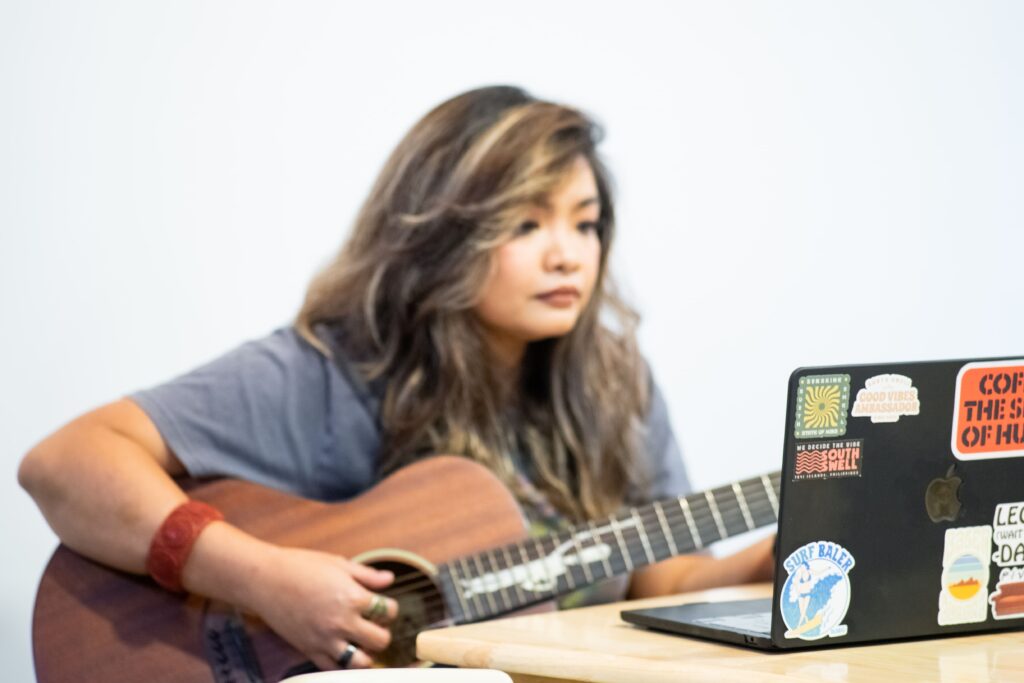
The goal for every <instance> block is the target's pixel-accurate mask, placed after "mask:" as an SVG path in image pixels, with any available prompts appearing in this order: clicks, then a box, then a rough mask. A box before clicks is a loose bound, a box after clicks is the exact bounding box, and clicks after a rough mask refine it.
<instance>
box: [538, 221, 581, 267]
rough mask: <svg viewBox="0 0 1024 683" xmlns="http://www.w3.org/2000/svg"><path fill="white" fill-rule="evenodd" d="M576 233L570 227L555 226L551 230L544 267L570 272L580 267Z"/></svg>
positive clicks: (579, 246)
mask: <svg viewBox="0 0 1024 683" xmlns="http://www.w3.org/2000/svg"><path fill="white" fill-rule="evenodd" d="M579 242H580V240H579V235H578V233H577V232H576V231H575V230H573V229H571V228H568V229H566V228H562V227H555V228H554V229H552V230H551V232H550V235H549V238H548V245H547V250H546V253H545V267H547V268H548V269H549V270H561V271H564V272H567V273H571V272H573V271H575V270H577V269H579V267H580V248H581V245H580V244H579Z"/></svg>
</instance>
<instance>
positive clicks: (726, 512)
mask: <svg viewBox="0 0 1024 683" xmlns="http://www.w3.org/2000/svg"><path fill="white" fill-rule="evenodd" d="M730 492H731V491H730ZM698 500H699V502H701V503H702V504H703V505H704V506H705V508H706V511H705V512H701V511H700V510H699V509H693V506H691V517H692V519H693V521H694V525H695V526H696V527H697V529H698V537H699V538H701V539H704V538H708V539H711V538H714V540H715V541H717V540H721V539H720V538H718V537H717V536H720V534H718V533H717V532H718V526H717V520H715V516H714V513H713V512H712V511H711V508H710V506H709V505H707V502H706V501H704V500H702V499H698ZM660 502H662V503H664V502H668V503H669V505H663V506H662V507H663V512H664V513H665V514H666V517H669V516H671V517H676V518H678V521H679V522H680V523H678V524H675V523H673V524H669V531H670V532H671V534H672V536H673V540H675V539H676V536H677V534H676V533H675V532H676V531H678V530H679V529H684V530H685V531H686V533H687V536H689V537H690V541H691V543H690V545H692V546H693V547H692V548H690V549H688V550H686V551H683V552H679V553H676V554H684V553H685V552H692V551H694V550H699V549H701V548H702V547H703V546H704V545H706V544H704V543H701V544H698V543H697V538H693V536H692V534H691V533H690V530H689V528H688V525H686V526H683V524H685V522H686V519H685V516H684V515H683V513H682V511H681V510H680V509H679V505H678V504H677V501H672V499H668V501H660ZM644 507H645V508H647V509H648V510H649V511H647V510H645V511H644V512H643V513H641V514H640V518H641V522H642V525H643V527H644V530H645V532H646V529H647V528H649V527H653V528H658V529H659V533H658V534H657V535H656V538H655V540H657V536H664V533H663V531H662V530H661V528H660V520H659V519H658V517H657V510H655V509H654V506H653V505H648V506H644ZM718 508H719V513H720V514H719V516H720V517H722V518H723V519H722V521H723V525H724V526H726V527H728V526H729V525H728V524H727V523H725V518H726V517H730V518H731V517H732V516H734V515H736V514H737V511H741V512H742V508H743V506H741V505H740V504H739V503H738V500H737V503H735V504H731V505H730V504H724V505H719V506H718ZM769 510H770V511H771V516H772V518H773V519H774V518H775V508H774V506H772V505H771V503H770V501H769V502H768V503H767V504H765V503H764V502H757V501H755V502H754V503H753V504H750V503H748V505H747V512H748V513H749V514H750V516H751V518H752V519H753V518H757V519H761V518H762V515H766V514H767V513H768V512H769ZM612 519H615V520H617V521H621V520H625V521H627V522H628V521H630V520H632V516H623V515H618V516H616V517H614V518H608V523H611V521H612ZM741 519H742V520H743V521H742V524H743V527H744V528H742V529H740V530H739V531H731V530H730V529H728V528H727V529H726V532H727V533H726V535H725V536H724V537H722V538H728V537H730V536H736V535H739V534H741V533H745V532H746V531H749V530H751V529H750V528H749V527H747V525H746V518H745V517H741ZM666 521H668V520H667V519H666ZM712 525H713V526H712ZM757 526H766V524H760V525H757V524H755V527H757ZM702 527H704V533H700V530H701V528H702ZM575 528H576V533H587V532H589V530H588V529H587V528H585V526H584V525H577V526H576V527H575ZM709 528H710V529H711V530H713V531H714V532H715V533H708V529H709ZM627 529H628V530H630V531H633V532H634V533H636V534H637V536H638V540H639V543H640V545H641V546H642V545H643V541H642V540H640V539H639V534H640V530H639V529H633V528H632V525H630V526H629V527H627ZM574 536H575V534H568V532H567V531H562V532H559V533H557V534H552V535H549V536H546V537H543V538H539V539H535V540H539V541H541V542H544V541H552V540H554V541H557V542H556V543H555V544H554V545H553V546H552V548H551V549H552V550H553V549H554V548H556V547H558V546H559V545H562V544H564V543H567V542H570V543H571V542H572V539H573V537H574ZM602 536H603V534H601V535H599V537H602ZM664 537H665V539H666V540H665V541H664V543H663V544H658V545H657V547H655V546H651V551H652V554H653V555H655V556H658V555H664V556H665V557H668V556H671V555H672V553H671V544H669V543H668V541H667V536H664ZM516 545H517V544H514V543H513V544H509V545H508V546H499V547H498V549H500V548H503V547H515V546H516ZM626 545H627V548H630V546H631V545H632V547H631V548H630V549H629V554H630V556H631V557H636V556H637V553H636V552H635V550H636V548H637V543H636V542H635V541H634V542H633V543H632V544H630V543H628V542H627V544H626ZM684 545H686V544H684ZM492 550H493V549H492ZM485 552H486V551H485ZM530 554H532V553H530ZM475 555H476V554H470V555H467V556H465V557H466V558H470V557H474V556H475ZM545 556H546V555H541V556H538V557H533V558H530V559H531V561H536V560H539V559H543V557H545ZM456 559H458V558H456ZM483 559H486V558H483ZM662 559H664V558H662ZM447 564H449V565H450V564H451V563H450V562H449V563H447ZM489 564H491V566H492V567H493V571H495V572H499V571H502V570H508V569H510V567H497V566H494V563H493V562H489ZM524 564H525V563H524ZM588 564H594V563H593V562H589V563H588ZM513 566H521V564H516V565H513ZM567 569H569V570H570V571H571V567H570V568H567ZM580 571H582V569H581V570H580ZM456 578H457V577H456ZM410 582H415V583H414V584H411V583H410ZM431 583H432V582H431V581H430V580H429V579H423V577H422V575H420V574H416V575H413V576H410V577H408V578H402V579H400V580H396V581H395V582H394V583H393V584H392V585H391V587H390V588H396V587H401V588H403V589H404V590H400V591H389V592H388V594H389V595H392V596H395V595H402V594H405V593H408V592H412V591H414V590H417V589H418V588H420V587H424V586H427V585H430V584H431ZM499 590H501V589H499ZM503 602H509V601H508V600H505V599H503Z"/></svg>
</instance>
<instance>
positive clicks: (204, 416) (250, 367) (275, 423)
mask: <svg viewBox="0 0 1024 683" xmlns="http://www.w3.org/2000/svg"><path fill="white" fill-rule="evenodd" d="M328 362H329V361H328V360H327V359H326V358H324V357H323V356H322V355H321V354H320V353H319V352H318V351H316V349H314V348H313V347H312V346H310V345H309V344H308V343H307V342H306V341H305V340H304V339H302V338H301V337H300V336H299V335H298V333H297V332H296V331H295V330H294V328H282V329H280V330H278V331H276V332H274V333H273V334H271V335H269V336H268V337H265V338H263V339H259V340H256V341H251V342H248V343H246V344H243V345H242V346H240V347H238V348H237V349H235V350H233V351H231V352H229V353H227V354H225V355H223V356H221V357H220V358H218V359H216V360H214V361H212V362H210V363H207V364H206V365H203V366H201V367H199V368H197V369H195V370H192V371H191V372H188V373H186V374H185V375H182V376H181V377H178V378H176V379H174V380H171V381H169V382H167V383H165V384H161V385H159V386H156V387H153V388H150V389H146V390H143V391H139V392H136V393H134V394H131V395H130V396H129V398H130V399H131V400H133V401H135V402H136V403H137V404H138V405H139V406H141V407H142V409H143V410H144V411H145V412H146V413H147V415H148V416H149V417H150V419H152V420H153V422H154V423H155V425H156V427H157V429H158V430H159V431H160V434H161V435H162V436H163V438H164V440H165V441H166V442H167V445H168V446H169V447H170V449H171V450H172V451H173V452H174V454H175V455H176V456H177V457H178V459H179V460H180V461H181V462H182V464H183V465H184V466H185V469H186V470H187V471H188V473H189V474H190V475H192V476H228V477H236V478H240V479H246V480H248V481H253V482H256V483H260V484H264V485H267V486H274V487H276V488H279V489H283V490H286V491H289V492H292V493H297V494H301V495H311V494H313V493H315V492H316V490H317V487H316V482H315V477H316V469H317V462H318V459H319V458H320V457H321V453H322V451H323V450H324V447H325V439H326V438H327V431H328V430H327V424H326V422H327V414H326V412H327V406H328V405H329V402H328V400H327V397H326V393H327V392H328V390H329V386H328V377H327V374H328V369H327V367H326V365H325V364H326V363H328Z"/></svg>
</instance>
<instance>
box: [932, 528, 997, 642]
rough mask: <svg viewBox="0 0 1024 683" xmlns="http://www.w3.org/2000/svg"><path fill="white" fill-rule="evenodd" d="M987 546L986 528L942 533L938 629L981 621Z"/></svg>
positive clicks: (988, 534) (985, 594)
mask: <svg viewBox="0 0 1024 683" xmlns="http://www.w3.org/2000/svg"><path fill="white" fill-rule="evenodd" d="M991 546H992V527H991V526H989V525H988V524H986V525H984V526H968V527H961V528H959V529H946V544H945V548H944V550H943V553H942V590H941V591H940V592H939V625H940V626H949V625H951V624H973V623H977V622H980V621H985V618H986V617H987V616H988V578H989V553H990V552H991V551H990V548H991Z"/></svg>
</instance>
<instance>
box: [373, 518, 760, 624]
mask: <svg viewBox="0 0 1024 683" xmlns="http://www.w3.org/2000/svg"><path fill="white" fill-rule="evenodd" d="M769 507H770V506H769ZM764 511H765V512H766V511H767V509H765V510H764ZM751 512H753V508H752V509H751ZM681 514H682V513H681V512H680V515H681ZM702 521H705V522H706V521H707V518H706V517H705V518H703V519H702ZM744 531H746V530H744ZM738 533H742V532H738ZM733 535H738V534H733ZM641 543H642V542H641V541H639V534H637V541H633V542H629V541H627V542H626V545H627V548H629V552H630V554H633V555H635V553H636V549H637V546H638V545H640V544H641ZM664 546H665V547H664V548H663V549H662V550H663V551H664V550H668V547H667V546H668V544H667V542H666V543H665V544H664ZM659 547H661V546H659ZM652 550H653V548H652ZM655 555H657V553H655ZM538 559H539V558H538ZM662 559H665V558H662ZM623 573H625V568H623V571H620V572H616V575H620V574H623ZM559 578H562V577H561V576H560V577H556V578H555V590H554V591H553V592H551V594H550V595H547V594H538V595H537V599H536V600H534V601H531V602H529V603H523V604H519V605H515V606H509V605H508V604H507V603H508V601H507V600H502V602H505V603H506V608H505V609H504V610H502V611H497V612H495V611H493V610H491V613H490V614H488V611H487V610H485V609H478V610H477V614H476V615H473V614H467V615H465V616H467V617H469V618H470V619H469V620H470V621H479V620H481V619H482V618H486V617H489V616H498V615H500V614H506V613H508V612H512V611H515V610H516V609H521V608H524V607H528V606H530V605H532V604H537V603H540V602H546V601H548V600H551V599H554V598H556V597H557V596H558V595H561V594H564V593H567V592H571V591H572V590H575V588H573V587H571V586H570V585H569V583H568V581H567V583H566V586H565V588H564V589H559V588H558V579H559ZM603 578H608V577H603ZM423 584H424V585H433V582H432V581H430V580H429V579H427V580H426V581H424V582H423ZM580 587H582V586H576V588H580ZM422 605H423V606H424V607H425V608H426V609H427V610H428V611H429V610H432V609H435V608H439V609H440V610H441V612H442V613H445V614H447V612H448V610H447V609H446V607H447V605H446V603H445V600H444V597H443V595H440V594H433V595H430V596H428V597H426V598H424V600H423V601H422ZM433 623H434V624H444V623H445V622H433ZM431 626H432V624H428V625H424V626H416V625H413V628H412V629H408V630H404V631H400V632H395V633H393V634H392V637H393V638H394V639H395V640H399V639H403V638H407V637H410V636H413V635H415V634H417V633H419V632H420V631H422V630H424V629H426V628H430V627H431Z"/></svg>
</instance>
